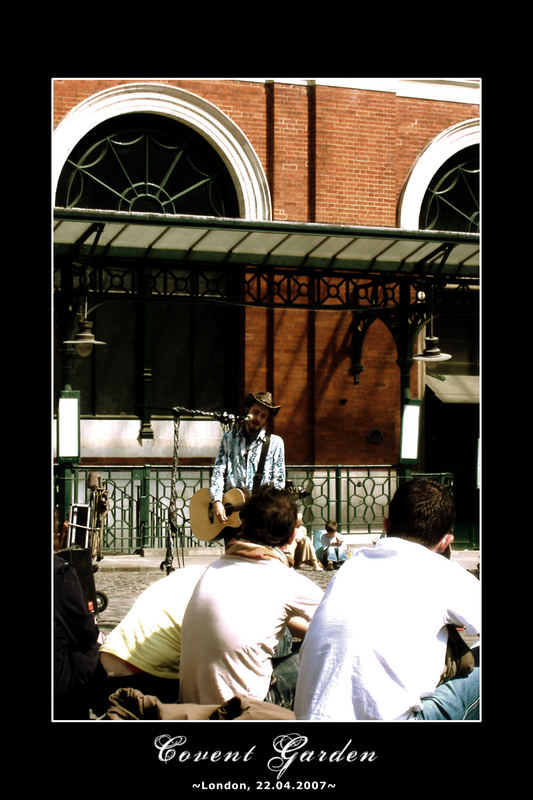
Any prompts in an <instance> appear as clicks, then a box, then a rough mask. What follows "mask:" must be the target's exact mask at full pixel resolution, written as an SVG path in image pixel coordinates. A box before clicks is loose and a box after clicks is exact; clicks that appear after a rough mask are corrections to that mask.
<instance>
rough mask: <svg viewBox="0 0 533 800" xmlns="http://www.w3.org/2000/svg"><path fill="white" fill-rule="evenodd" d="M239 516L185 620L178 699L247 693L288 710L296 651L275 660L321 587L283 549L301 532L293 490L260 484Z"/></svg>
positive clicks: (209, 700) (301, 628)
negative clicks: (291, 564) (298, 569)
mask: <svg viewBox="0 0 533 800" xmlns="http://www.w3.org/2000/svg"><path fill="white" fill-rule="evenodd" d="M241 517H242V531H241V533H240V534H239V536H238V538H236V539H233V540H232V541H231V542H229V544H228V547H227V550H226V552H225V554H224V555H223V556H222V557H221V558H219V559H217V561H215V562H214V563H213V564H211V565H210V566H209V567H208V568H207V570H206V571H205V573H204V574H203V575H202V577H201V578H200V580H199V582H198V585H197V587H196V589H195V591H194V593H193V595H192V597H191V599H190V601H189V605H188V606H187V610H186V612H185V615H184V617H183V624H182V628H181V664H180V701H181V702H184V703H201V704H213V703H216V704H219V703H224V702H225V701H226V700H229V699H231V698H232V697H234V696H235V695H245V696H247V697H250V698H254V699H256V700H266V701H267V702H270V703H276V704H277V705H283V706H285V707H287V708H291V707H292V703H293V699H294V689H295V686H296V675H297V666H298V654H297V653H292V654H291V655H289V656H287V657H286V658H285V659H282V660H281V663H279V664H277V665H276V667H275V668H274V663H273V659H274V658H275V655H276V650H277V648H278V643H279V642H281V640H282V638H283V636H284V632H285V630H286V628H287V627H288V628H289V629H290V631H291V633H292V634H293V635H294V636H297V637H299V638H302V637H304V636H305V632H306V630H307V627H308V624H309V620H310V619H311V618H312V616H313V614H314V613H315V611H316V609H317V607H318V605H319V603H320V601H321V599H322V597H323V592H322V589H320V588H319V587H318V586H317V585H316V584H315V583H313V581H311V580H310V579H309V578H306V577H305V576H304V575H302V574H300V573H298V572H296V571H295V570H293V569H290V567H289V562H288V559H287V556H286V554H285V553H284V552H283V547H284V546H285V545H287V544H288V543H290V542H292V540H293V539H294V536H295V533H296V518H297V506H296V503H295V500H294V495H292V494H291V493H290V492H287V491H286V490H284V489H276V488H274V487H268V486H267V487H261V488H260V489H259V490H258V491H257V493H256V494H253V495H252V496H251V497H250V498H249V499H248V500H247V501H246V503H245V506H244V509H243V511H242V512H241ZM289 668H290V669H289ZM281 685H282V686H283V687H284V688H283V691H282V690H280V686H281Z"/></svg>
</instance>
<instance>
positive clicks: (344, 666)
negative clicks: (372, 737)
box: [294, 537, 481, 721]
mask: <svg viewBox="0 0 533 800" xmlns="http://www.w3.org/2000/svg"><path fill="white" fill-rule="evenodd" d="M480 606H481V603H480V586H479V581H478V580H477V579H476V578H475V577H474V576H473V575H471V574H470V573H469V572H468V571H467V570H465V569H464V568H463V567H461V566H460V565H459V564H457V563H456V562H453V561H449V560H448V559H446V558H444V557H443V556H442V555H439V554H437V553H434V552H432V551H430V550H429V549H428V548H426V547H424V546H422V545H420V544H416V543H414V542H410V541H407V540H405V539H399V538H396V537H390V538H384V539H380V540H379V541H378V542H377V543H376V545H375V546H374V547H365V548H361V549H360V550H359V551H358V552H357V553H356V555H354V556H352V558H351V559H349V560H348V561H347V562H346V563H345V564H344V566H343V567H342V569H341V570H339V572H338V573H337V574H336V575H335V576H334V578H333V579H332V581H331V582H330V584H329V585H328V588H327V590H326V593H325V595H324V599H323V601H322V603H321V605H320V608H319V609H318V611H317V613H316V614H315V616H314V618H313V620H312V622H311V624H310V626H309V630H308V631H307V634H306V637H305V639H304V642H303V645H302V648H301V651H300V653H301V655H300V669H299V673H298V683H297V686H296V698H295V704H294V711H295V713H296V717H297V719H302V720H322V721H328V720H329V721H332V720H335V721H338V720H340V721H346V720H379V719H382V720H397V719H408V718H409V717H411V716H412V713H413V712H414V711H417V710H420V709H421V698H423V697H427V696H429V695H431V694H432V693H433V691H434V690H435V688H436V686H437V684H438V683H439V680H440V676H441V674H442V671H443V668H444V662H445V654H446V644H447V638H448V637H447V630H446V627H445V626H446V625H447V624H448V623H452V624H456V625H464V626H466V632H467V633H468V634H469V635H477V634H478V633H479V631H480V623H481V619H480V618H481V608H480Z"/></svg>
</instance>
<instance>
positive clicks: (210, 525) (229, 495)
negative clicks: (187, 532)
mask: <svg viewBox="0 0 533 800" xmlns="http://www.w3.org/2000/svg"><path fill="white" fill-rule="evenodd" d="M245 501H246V494H245V493H244V492H243V491H242V489H229V491H227V492H226V494H225V495H224V497H223V498H222V502H223V504H224V507H225V509H226V515H227V517H228V519H227V522H224V523H221V522H219V521H218V519H217V518H216V517H215V515H214V513H213V509H212V506H213V504H212V502H211V495H210V494H209V489H199V490H198V491H197V492H196V493H195V494H194V495H193V496H192V497H191V502H190V504H189V519H190V523H191V531H192V532H193V533H194V535H195V536H196V538H197V539H200V541H202V542H210V541H212V540H213V539H216V537H217V536H218V534H219V533H220V532H221V531H222V530H223V529H224V528H228V527H229V528H238V527H239V526H240V524H241V518H240V515H239V511H242V509H243V507H244V503H245Z"/></svg>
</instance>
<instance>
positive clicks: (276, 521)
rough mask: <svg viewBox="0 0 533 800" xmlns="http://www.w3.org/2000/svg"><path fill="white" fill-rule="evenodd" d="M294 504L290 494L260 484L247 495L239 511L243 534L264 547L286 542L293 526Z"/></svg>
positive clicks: (296, 511) (295, 514)
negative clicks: (255, 490)
mask: <svg viewBox="0 0 533 800" xmlns="http://www.w3.org/2000/svg"><path fill="white" fill-rule="evenodd" d="M297 516H298V506H297V503H296V499H295V496H294V493H291V492H289V491H287V490H285V489H275V488H274V487H273V486H261V487H260V488H259V490H258V491H257V492H255V493H254V494H253V495H252V496H251V497H249V498H248V500H247V501H246V503H245V505H244V509H243V510H242V512H241V518H242V519H243V520H244V531H243V537H244V538H245V539H250V540H252V541H254V542H260V543H261V544H265V545H267V546H268V547H280V546H283V545H284V544H287V542H288V541H289V539H290V537H291V534H292V532H293V530H294V529H295V527H296V518H297Z"/></svg>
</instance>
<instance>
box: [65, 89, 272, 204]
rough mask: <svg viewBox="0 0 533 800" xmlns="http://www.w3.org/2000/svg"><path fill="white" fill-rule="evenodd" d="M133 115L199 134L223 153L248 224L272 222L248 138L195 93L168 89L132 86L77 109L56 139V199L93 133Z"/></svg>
mask: <svg viewBox="0 0 533 800" xmlns="http://www.w3.org/2000/svg"><path fill="white" fill-rule="evenodd" d="M132 112H144V113H153V114H162V115H164V116H167V117H171V118H172V119H177V120H179V121H180V122H183V123H184V124H186V125H189V126H190V127H191V128H193V129H194V130H196V131H197V132H198V133H199V134H200V135H201V136H203V137H204V139H206V140H207V141H208V142H209V143H210V144H211V145H212V146H213V147H214V148H215V150H216V151H217V152H218V154H219V155H220V156H221V158H222V159H223V161H224V163H225V164H226V166H227V168H228V170H229V172H230V175H231V177H232V179H233V183H234V185H235V189H236V191H237V196H238V200H239V211H240V214H241V216H242V217H243V218H244V219H256V220H269V219H272V205H271V199H270V191H269V188H268V183H267V180H266V176H265V173H264V170H263V167H262V165H261V162H260V161H259V158H258V157H257V154H256V153H255V151H254V149H253V147H252V145H251V144H250V142H249V141H248V139H247V137H246V136H245V135H244V133H243V132H242V131H241V130H240V128H238V127H237V125H235V123H234V122H232V120H231V119H230V118H229V117H228V116H226V114H224V113H223V112H222V111H220V109H218V108H217V107H216V106H214V105H213V104H212V103H209V102H208V101H207V100H204V99H203V98H201V97H198V96H197V95H195V94H192V92H188V91H185V90H184V89H177V88H174V87H172V86H167V85H163V84H153V83H150V84H147V83H131V84H127V85H121V86H115V87H113V88H111V89H106V90H104V91H103V92H99V93H98V94H95V95H93V96H92V97H89V98H88V99H86V100H84V101H83V102H82V103H80V104H79V105H78V106H76V107H75V108H73V109H72V110H71V111H70V112H69V113H68V114H67V115H66V117H65V118H64V119H63V120H62V121H61V122H60V123H59V125H58V126H57V128H56V130H55V131H54V135H53V153H52V167H53V176H52V178H53V183H52V186H53V196H54V197H55V193H56V188H57V182H58V180H59V176H60V174H61V170H62V169H63V166H64V164H65V161H66V160H67V158H68V157H69V155H70V153H71V151H72V150H73V149H74V147H75V146H76V145H77V144H78V142H79V141H80V139H82V138H83V136H85V135H86V134H87V133H89V131H91V130H92V129H93V128H94V127H96V126H97V125H99V124H100V123H102V122H105V121H106V120H108V119H111V118H112V117H116V116H119V115H122V114H130V113H132Z"/></svg>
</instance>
